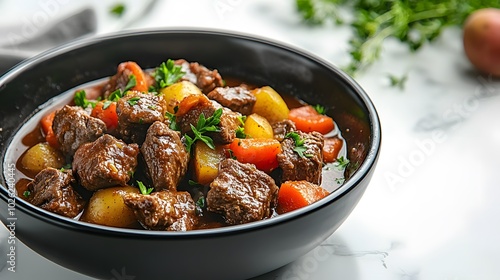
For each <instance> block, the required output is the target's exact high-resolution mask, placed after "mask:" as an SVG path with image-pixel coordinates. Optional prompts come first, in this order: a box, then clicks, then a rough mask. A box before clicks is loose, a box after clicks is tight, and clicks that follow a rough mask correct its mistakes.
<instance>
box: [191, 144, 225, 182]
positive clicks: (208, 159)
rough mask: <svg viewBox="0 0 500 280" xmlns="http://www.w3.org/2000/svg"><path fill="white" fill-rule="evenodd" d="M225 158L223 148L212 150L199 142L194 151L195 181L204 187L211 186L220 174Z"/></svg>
mask: <svg viewBox="0 0 500 280" xmlns="http://www.w3.org/2000/svg"><path fill="white" fill-rule="evenodd" d="M224 158H225V155H224V148H223V146H217V147H216V148H215V150H212V149H210V148H209V147H208V146H207V144H205V143H203V142H201V141H198V142H196V144H195V150H194V179H195V180H196V182H197V183H199V184H202V185H207V184H210V183H211V182H212V181H213V180H214V179H215V177H217V174H218V173H219V163H220V162H221V161H222V160H223V159H224Z"/></svg>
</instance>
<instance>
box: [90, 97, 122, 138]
mask: <svg viewBox="0 0 500 280" xmlns="http://www.w3.org/2000/svg"><path fill="white" fill-rule="evenodd" d="M107 102H109V103H107ZM105 104H106V105H107V107H106V106H105ZM104 107H106V108H104ZM90 115H91V116H92V117H94V118H98V119H100V120H102V121H103V122H104V123H105V124H106V127H107V129H108V131H110V130H114V129H115V128H116V127H117V126H118V114H117V113H116V102H111V101H106V102H103V101H100V102H97V104H96V105H95V107H94V109H92V113H90Z"/></svg>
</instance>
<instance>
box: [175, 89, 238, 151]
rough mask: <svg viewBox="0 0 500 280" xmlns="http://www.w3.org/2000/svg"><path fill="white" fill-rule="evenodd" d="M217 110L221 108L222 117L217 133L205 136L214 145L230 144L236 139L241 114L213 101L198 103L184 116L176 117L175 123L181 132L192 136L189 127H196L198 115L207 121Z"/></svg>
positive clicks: (209, 133)
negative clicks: (209, 138)
mask: <svg viewBox="0 0 500 280" xmlns="http://www.w3.org/2000/svg"><path fill="white" fill-rule="evenodd" d="M219 108H222V115H221V117H220V123H219V125H218V128H219V131H216V132H208V133H207V134H206V135H207V136H209V137H211V138H212V139H213V140H214V142H216V143H221V144H227V143H231V142H232V141H233V139H234V138H236V129H238V127H239V126H240V125H241V122H240V119H239V118H241V114H240V113H237V112H233V111H231V110H230V109H228V108H225V107H222V106H221V105H220V104H219V103H217V102H216V101H213V100H208V99H207V100H206V101H203V102H199V103H198V104H197V105H196V106H194V107H193V108H191V109H190V110H189V111H188V112H186V113H185V114H183V115H180V116H177V123H178V124H179V127H180V130H181V132H182V133H183V134H185V133H187V134H189V135H190V136H193V132H192V130H191V125H193V126H195V127H196V124H197V123H198V119H199V118H200V115H201V114H203V115H204V116H205V118H207V119H208V118H209V117H211V116H212V115H213V114H214V113H215V111H216V110H217V109H219Z"/></svg>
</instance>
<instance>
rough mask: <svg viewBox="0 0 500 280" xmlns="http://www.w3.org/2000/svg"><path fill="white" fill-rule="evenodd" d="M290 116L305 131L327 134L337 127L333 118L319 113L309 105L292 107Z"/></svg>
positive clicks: (298, 127)
mask: <svg viewBox="0 0 500 280" xmlns="http://www.w3.org/2000/svg"><path fill="white" fill-rule="evenodd" d="M288 118H289V119H290V120H292V121H293V122H294V123H295V126H296V127H297V129H298V130H300V131H303V132H313V131H317V132H319V133H323V134H326V133H328V132H330V131H332V130H333V129H334V128H335V124H334V122H333V119H332V118H330V117H329V116H325V115H322V114H320V113H318V112H317V111H316V110H315V109H314V108H313V107H312V106H309V105H307V106H302V107H299V108H294V109H291V110H290V112H289V113H288Z"/></svg>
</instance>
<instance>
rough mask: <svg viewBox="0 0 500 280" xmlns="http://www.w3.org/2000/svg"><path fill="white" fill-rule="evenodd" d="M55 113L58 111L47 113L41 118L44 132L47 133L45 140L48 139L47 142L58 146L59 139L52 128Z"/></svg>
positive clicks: (55, 146)
mask: <svg viewBox="0 0 500 280" xmlns="http://www.w3.org/2000/svg"><path fill="white" fill-rule="evenodd" d="M55 115H56V111H52V113H50V114H48V115H45V116H44V117H43V118H42V119H41V120H40V124H41V126H42V130H43V134H44V135H45V141H47V143H49V145H51V146H52V147H54V148H58V147H59V141H58V140H57V137H56V134H55V133H54V130H52V122H53V121H54V116H55Z"/></svg>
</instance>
